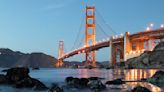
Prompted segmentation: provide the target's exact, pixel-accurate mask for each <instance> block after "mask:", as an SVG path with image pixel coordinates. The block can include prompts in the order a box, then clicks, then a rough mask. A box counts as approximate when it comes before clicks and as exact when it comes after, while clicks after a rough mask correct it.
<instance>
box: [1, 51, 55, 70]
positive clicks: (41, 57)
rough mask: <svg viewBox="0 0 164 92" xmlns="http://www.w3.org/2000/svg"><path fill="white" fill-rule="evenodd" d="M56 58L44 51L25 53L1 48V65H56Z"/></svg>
mask: <svg viewBox="0 0 164 92" xmlns="http://www.w3.org/2000/svg"><path fill="white" fill-rule="evenodd" d="M56 61H57V59H56V58H54V57H52V56H50V55H46V54H44V53H31V54H25V53H22V52H19V51H12V50H10V49H4V48H1V49H0V67H17V66H24V67H54V64H55V62H56Z"/></svg>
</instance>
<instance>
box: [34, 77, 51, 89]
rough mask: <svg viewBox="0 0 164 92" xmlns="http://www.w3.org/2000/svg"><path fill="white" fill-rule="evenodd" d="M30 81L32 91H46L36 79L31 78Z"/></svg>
mask: <svg viewBox="0 0 164 92" xmlns="http://www.w3.org/2000/svg"><path fill="white" fill-rule="evenodd" d="M31 80H32V85H34V86H33V89H34V90H46V89H48V88H47V87H46V86H45V85H44V84H43V83H42V82H40V81H39V80H37V79H34V78H31Z"/></svg>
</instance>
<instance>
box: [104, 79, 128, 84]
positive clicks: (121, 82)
mask: <svg viewBox="0 0 164 92" xmlns="http://www.w3.org/2000/svg"><path fill="white" fill-rule="evenodd" d="M105 84H107V85H122V84H125V81H122V79H115V80H112V81H107V82H106V83H105Z"/></svg>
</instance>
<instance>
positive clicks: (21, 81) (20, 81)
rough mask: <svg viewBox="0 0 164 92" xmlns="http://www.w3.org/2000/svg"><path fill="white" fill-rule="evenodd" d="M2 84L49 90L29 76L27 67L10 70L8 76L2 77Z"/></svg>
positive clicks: (0, 80) (0, 77)
mask: <svg viewBox="0 0 164 92" xmlns="http://www.w3.org/2000/svg"><path fill="white" fill-rule="evenodd" d="M0 83H3V84H4V83H7V84H12V85H13V87H16V88H33V89H34V90H45V89H48V88H47V87H46V86H45V85H44V84H43V83H42V82H40V81H39V80H37V79H34V78H31V77H30V76H29V69H28V68H25V67H16V68H10V69H8V70H7V74H6V75H0Z"/></svg>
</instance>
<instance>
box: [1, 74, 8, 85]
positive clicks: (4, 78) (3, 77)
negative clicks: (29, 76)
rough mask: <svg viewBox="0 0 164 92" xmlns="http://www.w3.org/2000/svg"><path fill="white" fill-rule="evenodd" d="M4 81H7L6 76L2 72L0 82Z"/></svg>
mask: <svg viewBox="0 0 164 92" xmlns="http://www.w3.org/2000/svg"><path fill="white" fill-rule="evenodd" d="M6 82H7V79H6V76H5V75H3V74H0V84H3V83H6Z"/></svg>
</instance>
